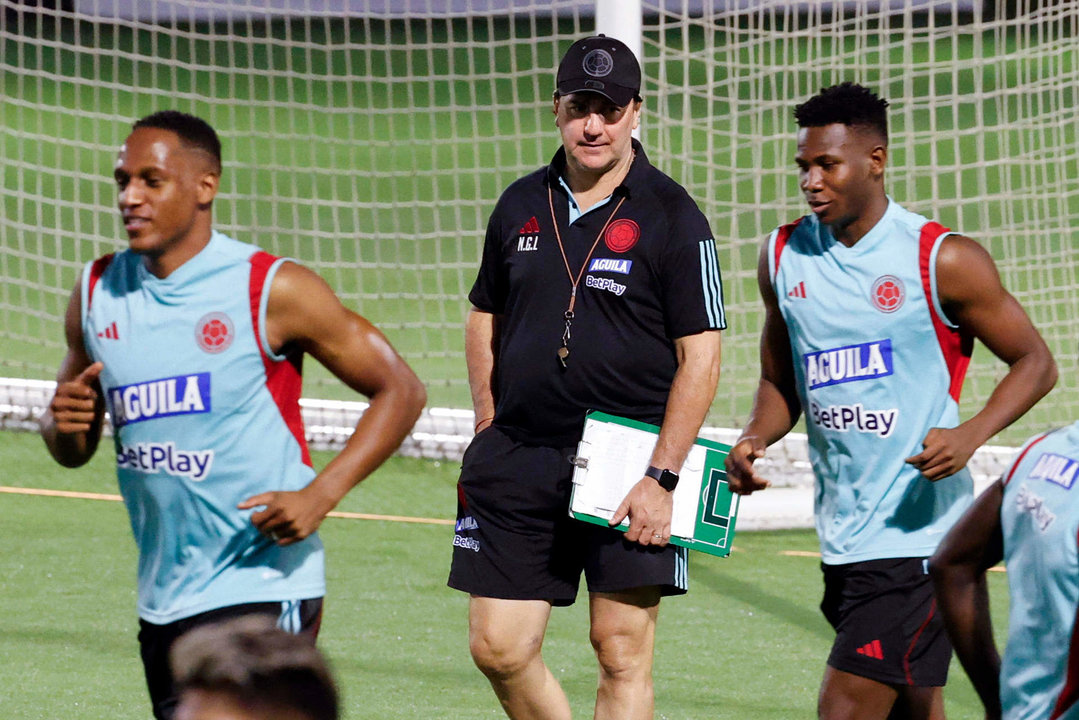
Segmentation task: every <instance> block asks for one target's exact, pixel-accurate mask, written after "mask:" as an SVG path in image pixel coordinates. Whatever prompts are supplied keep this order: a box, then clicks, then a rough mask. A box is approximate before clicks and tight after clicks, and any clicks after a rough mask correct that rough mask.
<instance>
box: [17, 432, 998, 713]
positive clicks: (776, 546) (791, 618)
mask: <svg viewBox="0 0 1079 720" xmlns="http://www.w3.org/2000/svg"><path fill="white" fill-rule="evenodd" d="M106 450H107V447H104V448H102V450H101V451H99V452H98V454H97V455H96V456H95V458H94V459H93V460H92V461H91V463H90V464H89V465H88V466H87V467H86V468H83V469H79V470H71V471H68V470H64V469H62V468H60V467H58V466H56V465H54V464H53V463H52V461H51V459H49V457H48V455H47V453H46V452H45V449H44V446H43V445H42V444H41V441H40V439H38V438H37V437H35V436H33V435H25V434H15V433H0V456H2V457H4V459H5V465H6V466H7V467H8V468H9V472H8V474H7V476H6V478H5V483H6V484H9V485H21V486H25V487H39V488H50V489H61V490H82V491H87V492H105V493H114V492H116V488H115V478H114V476H113V469H112V466H111V463H110V458H109V456H108V452H106ZM329 457H330V455H329V454H328V453H316V463H317V464H320V465H321V464H323V463H325V462H326V461H327V460H328V458H329ZM456 473H457V468H456V467H455V465H454V464H453V463H441V464H435V463H431V462H425V461H413V460H407V459H400V458H395V459H393V460H391V461H390V462H389V463H387V465H386V467H384V468H383V469H381V470H379V472H378V473H376V475H375V476H373V477H371V478H369V479H368V481H366V482H365V483H364V484H363V485H362V486H361V487H360V488H358V489H357V490H355V491H354V492H353V493H352V494H351V495H350V496H349V497H348V498H347V499H346V500H345V502H344V503H342V506H341V508H340V509H342V510H351V511H357V512H373V513H382V514H413V515H419V516H424V517H452V516H453V513H454V512H455V502H456V500H455V497H456V496H455V492H454V483H455V482H456ZM0 508H2V510H3V518H4V520H3V523H4V524H3V528H4V532H3V536H4V540H5V548H4V553H3V554H2V555H0V578H2V580H0V657H2V658H4V662H3V663H0V708H3V712H2V715H3V716H4V717H18V718H27V719H28V720H33V719H36V718H41V719H42V720H54V719H55V718H62V717H78V718H80V720H144V719H145V717H146V716H147V711H146V701H145V695H144V689H143V685H142V682H143V681H142V674H141V673H142V669H141V665H140V663H139V661H138V648H137V643H136V641H135V628H136V621H135V612H134V605H135V594H134V572H135V553H134V547H133V544H132V541H131V537H130V530H129V527H128V523H127V517H126V514H125V513H124V509H123V506H122V505H121V504H120V503H116V502H101V501H90V500H71V499H60V498H48V497H27V496H17V495H3V496H0ZM322 535H323V540H324V541H325V544H326V547H327V557H328V582H329V593H328V599H327V605H326V618H325V622H324V625H323V630H322V635H321V639H320V643H321V646H322V648H323V649H324V651H325V652H326V653H327V655H328V656H329V657H330V659H331V660H332V662H333V665H334V668H335V669H336V672H337V675H338V678H339V680H340V683H341V685H342V688H343V691H344V695H345V707H346V718H349V719H352V720H358V719H360V718H380V719H394V718H401V719H402V720H404V719H406V718H408V719H412V718H417V717H428V718H451V719H455V718H460V719H462V720H472V719H473V718H476V719H478V718H499V717H503V716H502V714H501V710H500V709H499V708H498V704H497V702H496V701H495V698H494V695H493V694H492V692H491V691H490V688H489V686H488V685H487V682H486V681H485V680H484V679H483V677H482V676H481V675H480V673H479V672H478V671H477V670H476V669H475V668H474V667H473V665H472V662H471V659H470V658H469V655H468V648H467V626H466V622H467V621H466V613H467V599H466V598H465V597H464V596H463V595H462V594H460V593H458V592H455V591H452V590H450V589H448V588H447V587H446V586H445V580H446V572H447V568H448V563H449V558H450V547H451V546H450V540H451V536H452V529H451V528H450V527H446V526H423V525H411V524H402V523H392V522H381V521H375V522H372V521H354V520H335V519H330V520H328V521H327V522H326V523H325V524H324V525H323V528H322ZM816 549H817V543H816V539H815V537H814V536H813V534H812V533H811V532H809V531H788V532H767V533H763V532H762V533H752V532H742V533H739V535H738V538H737V540H736V542H735V552H734V553H733V554H732V556H731V557H730V558H728V559H718V558H714V557H711V556H707V555H702V554H698V553H691V554H690V558H691V561H690V565H691V568H690V577H691V581H690V583H691V590H690V593H689V595H687V596H685V597H682V598H677V599H672V600H669V601H665V603H664V606H663V611H662V613H661V614H660V621H659V631H658V644H657V649H656V707H657V715H656V717H657V718H672V719H673V718H678V719H679V720H696V719H700V720H706V719H707V720H711V719H713V718H736V719H737V720H789V718H799V717H811V716H812V715H813V712H814V711H813V708H814V707H815V698H816V692H817V685H818V683H819V681H820V675H821V671H822V669H823V662H824V658H825V657H826V655H827V651H828V647H829V642H830V638H831V630H830V629H829V628H828V626H827V624H826V623H825V621H824V620H823V618H822V617H821V616H820V613H819V611H818V609H817V604H818V602H819V599H820V591H821V587H820V571H819V569H818V567H817V561H816V560H815V559H813V558H806V557H788V556H784V555H781V554H779V553H780V552H781V551H783V550H803V551H813V550H816ZM990 588H991V592H992V597H993V604H994V610H995V615H996V617H997V618H998V632H999V631H1000V630H1002V629H1003V622H1004V620H1003V619H1004V613H1005V610H1006V607H1007V605H1006V600H1007V599H1006V588H1005V584H1004V577H1003V576H1002V575H1000V574H997V573H993V574H992V576H991V578H990ZM544 654H545V657H546V660H547V663H548V665H549V666H550V667H551V669H552V671H553V672H554V674H555V675H556V677H558V678H559V680H560V681H561V682H562V684H563V687H564V688H565V689H566V693H567V695H568V696H569V699H570V703H571V705H572V707H573V709H574V713H575V716H576V717H579V718H584V717H588V716H590V713H591V706H592V703H593V700H594V691H595V669H594V660H593V658H592V651H591V648H590V647H589V645H588V641H587V608H586V603H583V602H580V603H578V604H577V605H576V606H574V607H572V608H568V609H560V610H556V611H555V612H554V614H553V617H552V621H551V625H550V629H549V634H548V639H547V642H546V644H545V653H544ZM946 694H947V703H948V712H949V718H951V720H964V719H965V718H970V719H972V720H973V719H974V718H978V717H980V716H979V714H978V712H977V703H976V700H975V698H974V696H973V692H972V690H971V688H970V685H969V683H968V682H967V681H966V679H965V676H963V674H962V672H961V671H960V670H959V668H958V665H956V664H954V663H953V670H952V684H951V685H950V686H949V688H948V690H947V693H946Z"/></svg>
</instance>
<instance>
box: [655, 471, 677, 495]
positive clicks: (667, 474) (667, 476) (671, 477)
mask: <svg viewBox="0 0 1079 720" xmlns="http://www.w3.org/2000/svg"><path fill="white" fill-rule="evenodd" d="M659 486H660V487H661V488H663V489H664V490H666V491H668V492H670V491H671V490H674V489H675V487H677V486H678V475H677V474H675V473H673V472H671V471H670V470H664V471H663V474H662V475H660V476H659Z"/></svg>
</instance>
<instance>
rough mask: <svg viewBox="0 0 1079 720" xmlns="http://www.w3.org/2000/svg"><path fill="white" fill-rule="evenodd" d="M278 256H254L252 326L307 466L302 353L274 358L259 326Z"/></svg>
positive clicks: (276, 397) (279, 403) (277, 398)
mask: <svg viewBox="0 0 1079 720" xmlns="http://www.w3.org/2000/svg"><path fill="white" fill-rule="evenodd" d="M276 261H277V257H275V256H273V255H271V254H270V253H268V252H261V251H260V252H257V253H255V254H254V255H252V256H251V285H250V288H249V292H250V297H251V326H252V327H253V328H254V329H255V343H256V344H258V348H259V354H260V355H261V356H262V364H263V367H265V368H266V389H267V390H269V391H270V395H271V396H272V397H273V399H274V403H276V404H277V409H278V410H279V411H280V412H281V417H282V418H283V419H284V421H285V424H286V425H288V429H289V430H290V431H291V432H292V435H293V437H295V438H296V442H297V443H299V445H300V453H301V456H302V458H303V462H304V465H307V466H308V467H310V466H311V452H310V451H309V450H308V448H307V436H306V434H305V433H304V429H303V415H302V414H301V412H300V392H301V391H302V389H303V354H302V353H297V354H296V355H295V356H294V357H287V358H285V359H284V360H274V359H273V358H272V357H270V356H269V355H267V354H266V350H265V349H264V348H263V347H262V331H261V328H260V327H259V306H260V305H261V303H262V291H263V289H264V286H265V285H266V276H267V274H269V272H270V267H271V266H272V265H273V264H274V263H275V262H276Z"/></svg>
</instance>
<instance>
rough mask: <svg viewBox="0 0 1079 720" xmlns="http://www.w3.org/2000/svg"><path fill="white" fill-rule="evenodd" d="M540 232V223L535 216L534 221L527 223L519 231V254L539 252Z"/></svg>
mask: <svg viewBox="0 0 1079 720" xmlns="http://www.w3.org/2000/svg"><path fill="white" fill-rule="evenodd" d="M539 231H540V226H539V223H538V222H537V221H536V216H535V215H533V216H532V219H531V220H529V221H528V222H526V223H525V224H524V227H522V228H521V229H520V230H518V231H517V252H533V251H535V250H538V249H539Z"/></svg>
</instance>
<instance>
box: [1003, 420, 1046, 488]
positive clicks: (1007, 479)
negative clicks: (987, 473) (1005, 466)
mask: <svg viewBox="0 0 1079 720" xmlns="http://www.w3.org/2000/svg"><path fill="white" fill-rule="evenodd" d="M1047 437H1049V433H1045V434H1044V435H1042V436H1041V437H1040V438H1038V439H1037V440H1031V441H1030V442H1029V443H1028V444H1027V446H1026V447H1025V448H1023V452H1021V453H1019V457H1017V458H1016V459H1015V460H1013V461H1012V467H1011V469H1010V470H1008V474H1007V476H1005V477H1004V484H1005V485H1007V484H1008V483H1010V482H1011V481H1012V475H1015V470H1016V468H1018V467H1019V463H1021V462H1023V458H1025V457H1026V456H1027V453H1028V452H1030V449H1031V448H1032V447H1034V446H1035V445H1037V444H1038V443H1040V442H1041V441H1042V440H1044V439H1045V438H1047Z"/></svg>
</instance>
